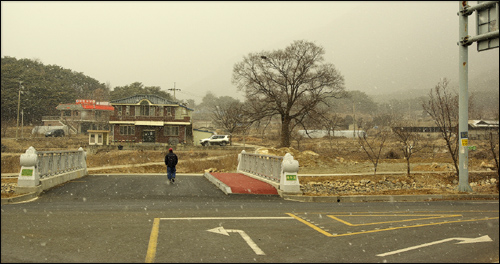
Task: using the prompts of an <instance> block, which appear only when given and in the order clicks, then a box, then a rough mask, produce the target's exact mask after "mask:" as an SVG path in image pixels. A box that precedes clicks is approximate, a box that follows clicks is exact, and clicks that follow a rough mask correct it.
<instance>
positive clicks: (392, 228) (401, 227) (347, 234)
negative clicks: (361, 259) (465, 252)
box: [331, 217, 498, 237]
mask: <svg viewBox="0 0 500 264" xmlns="http://www.w3.org/2000/svg"><path fill="white" fill-rule="evenodd" d="M492 219H498V217H492V218H482V219H469V220H457V221H448V222H439V223H432V224H422V225H413V226H400V227H391V228H386V229H376V230H369V231H362V232H355V233H346V234H339V235H331V237H339V236H352V235H359V234H368V233H375V232H382V231H389V230H396V229H403V228H413V227H423V226H431V225H441V224H450V223H461V222H473V221H482V220H492Z"/></svg>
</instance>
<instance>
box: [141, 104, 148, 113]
mask: <svg viewBox="0 0 500 264" xmlns="http://www.w3.org/2000/svg"><path fill="white" fill-rule="evenodd" d="M147 115H149V103H148V102H145V101H144V102H142V103H141V116H147Z"/></svg>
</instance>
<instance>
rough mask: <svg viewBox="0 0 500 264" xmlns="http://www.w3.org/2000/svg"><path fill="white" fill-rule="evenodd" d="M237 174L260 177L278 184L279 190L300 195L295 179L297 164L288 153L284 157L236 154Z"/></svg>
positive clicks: (243, 151) (297, 169)
mask: <svg viewBox="0 0 500 264" xmlns="http://www.w3.org/2000/svg"><path fill="white" fill-rule="evenodd" d="M237 171H238V172H240V173H244V174H250V175H251V176H257V177H262V178H264V179H267V180H271V181H272V182H275V183H279V189H280V190H282V191H284V192H288V193H300V184H299V181H298V178H297V173H298V171H299V162H298V161H296V160H294V158H293V156H292V155H291V154H290V153H287V154H286V155H285V156H283V157H281V156H272V155H264V154H253V153H246V152H245V150H242V151H241V153H240V154H238V170H237Z"/></svg>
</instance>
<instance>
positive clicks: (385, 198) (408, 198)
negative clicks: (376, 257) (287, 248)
mask: <svg viewBox="0 0 500 264" xmlns="http://www.w3.org/2000/svg"><path fill="white" fill-rule="evenodd" d="M283 199H285V200H290V201H298V202H325V203H340V202H351V203H352V202H425V201H438V200H475V199H482V200H498V194H425V195H350V196H305V195H286V194H284V195H283Z"/></svg>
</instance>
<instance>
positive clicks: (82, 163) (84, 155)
mask: <svg viewBox="0 0 500 264" xmlns="http://www.w3.org/2000/svg"><path fill="white" fill-rule="evenodd" d="M78 151H79V152H80V155H78V156H79V159H78V160H79V161H80V164H78V165H79V167H80V168H83V169H85V174H84V175H87V174H89V172H88V171H87V152H85V151H83V148H82V147H80V148H79V149H78Z"/></svg>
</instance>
